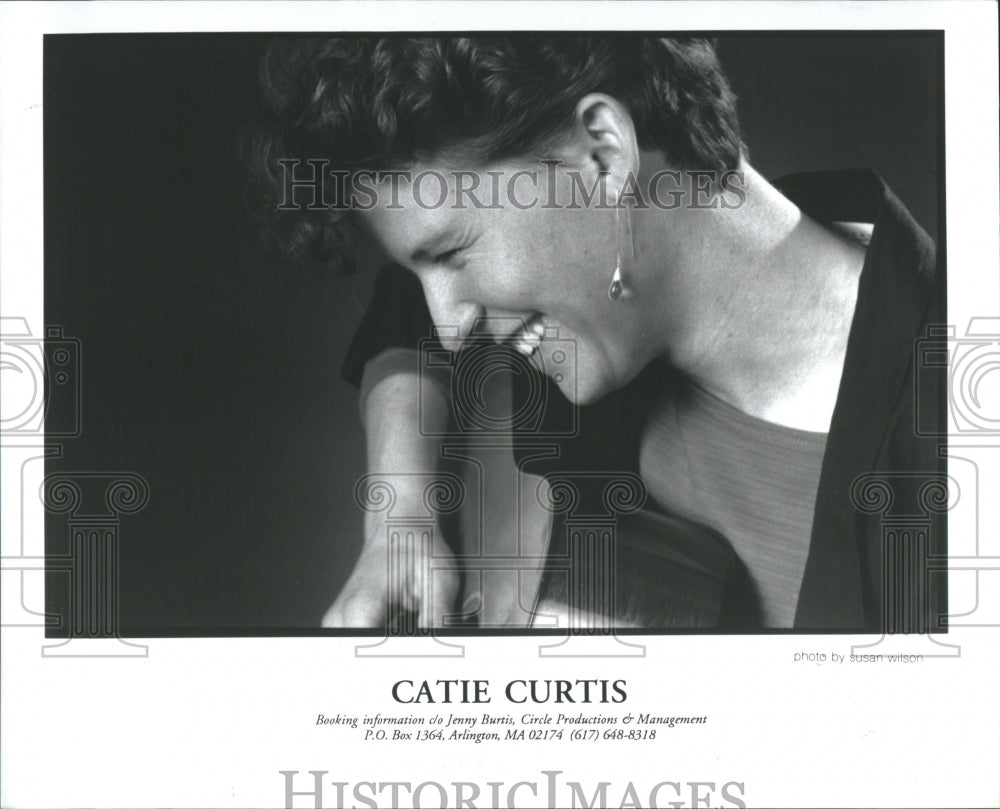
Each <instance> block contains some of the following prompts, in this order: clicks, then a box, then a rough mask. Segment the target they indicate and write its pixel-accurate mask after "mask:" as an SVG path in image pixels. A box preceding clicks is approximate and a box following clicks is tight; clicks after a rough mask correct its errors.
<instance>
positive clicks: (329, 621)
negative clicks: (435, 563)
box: [322, 523, 459, 629]
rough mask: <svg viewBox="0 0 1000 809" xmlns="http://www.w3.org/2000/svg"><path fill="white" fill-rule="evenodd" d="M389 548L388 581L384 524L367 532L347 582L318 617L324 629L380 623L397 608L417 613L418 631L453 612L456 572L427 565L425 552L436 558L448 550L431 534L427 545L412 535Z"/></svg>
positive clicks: (444, 554) (438, 621)
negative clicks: (391, 558) (391, 573)
mask: <svg viewBox="0 0 1000 809" xmlns="http://www.w3.org/2000/svg"><path fill="white" fill-rule="evenodd" d="M399 541H400V543H403V544H401V546H400V547H398V548H396V549H394V552H395V554H396V564H397V566H398V572H396V573H395V575H394V578H395V581H393V582H391V583H390V581H389V563H388V551H389V545H388V540H387V538H386V534H385V527H384V523H382V528H381V533H379V531H378V529H377V528H376V529H375V531H374V532H372V533H370V534H369V539H368V541H366V542H365V545H364V548H363V549H362V551H361V557H360V558H359V559H358V562H357V564H356V565H355V566H354V570H353V571H352V572H351V576H350V578H349V579H348V580H347V584H345V585H344V589H343V590H341V591H340V595H338V596H337V600H336V601H334V602H333V604H332V605H331V606H330V609H328V610H327V611H326V614H325V615H324V616H323V622H322V625H323V627H324V628H327V629H330V628H343V627H384V626H386V624H387V623H388V621H389V619H390V617H392V616H394V615H395V613H396V612H397V610H407V611H410V612H415V613H417V625H418V626H419V627H420V628H421V629H429V628H431V627H433V626H441V625H442V623H443V621H444V616H445V615H446V614H448V613H450V612H452V611H453V610H454V607H455V599H456V597H457V595H458V585H459V579H458V571H456V570H435V571H431V569H430V560H429V559H424V558H423V555H424V553H425V552H426V551H428V550H429V551H430V553H431V556H432V557H433V558H436V559H442V558H444V559H449V558H450V557H451V550H450V549H449V548H448V546H447V545H446V544H445V542H444V541H443V540H442V539H440V538H439V537H438V536H436V535H435V538H434V540H433V541H432V543H431V544H430V545H429V546H423V547H422V543H421V542H420V541H419V540H417V539H414V540H412V541H411V542H409V544H408V545H407V544H406V543H407V540H405V539H402V538H401V539H400V540H399Z"/></svg>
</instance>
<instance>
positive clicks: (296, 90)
mask: <svg viewBox="0 0 1000 809" xmlns="http://www.w3.org/2000/svg"><path fill="white" fill-rule="evenodd" d="M264 86H265V88H266V89H267V90H268V93H269V100H270V102H271V105H272V108H273V109H274V111H275V112H276V113H277V119H278V122H279V126H278V127H277V129H276V130H275V131H274V134H273V136H272V137H271V139H269V140H266V141H265V142H264V143H265V146H266V148H265V149H263V150H262V151H261V153H260V154H261V157H260V159H259V161H258V165H259V166H261V167H263V168H264V169H265V170H267V171H269V172H271V174H272V176H273V177H274V180H275V188H276V190H280V191H281V192H282V193H284V192H286V191H287V190H288V189H287V187H286V182H287V177H286V176H285V175H284V174H283V173H282V174H280V175H279V174H278V166H277V164H276V159H277V158H297V159H299V160H301V161H305V160H308V159H314V160H315V159H317V158H319V159H323V160H328V161H329V166H328V168H329V169H330V170H331V173H329V174H328V175H327V176H336V177H338V178H340V180H342V182H339V183H328V184H326V185H325V186H324V188H323V190H322V191H323V200H322V203H323V204H322V205H314V206H313V207H314V208H315V209H314V210H305V211H303V210H301V209H299V210H295V207H296V206H295V205H294V204H286V206H285V207H286V208H288V209H289V210H287V211H284V212H283V216H284V220H285V221H284V222H278V228H279V230H283V232H284V234H285V235H286V236H288V237H290V241H291V242H292V243H293V244H298V245H301V244H305V243H306V242H307V241H308V242H309V243H312V244H314V245H319V247H320V248H321V249H325V250H326V252H327V255H331V256H339V257H340V258H344V257H347V258H348V259H349V255H350V249H351V248H350V243H351V240H350V234H351V232H352V230H357V229H360V230H362V231H363V232H365V233H367V234H370V235H371V236H373V237H374V238H375V240H376V241H377V242H378V243H379V244H380V245H381V247H382V249H383V250H384V251H385V252H386V253H387V254H388V256H389V257H390V258H391V259H392V260H393V261H394V262H396V263H397V264H399V265H401V266H403V267H405V268H406V269H407V270H409V271H411V272H412V273H413V274H414V275H415V277H416V278H417V279H418V280H419V283H420V286H421V287H422V290H423V293H424V298H425V300H426V304H427V308H428V309H429V313H430V316H431V317H432V318H433V321H434V323H435V325H436V326H438V327H439V328H440V329H441V330H442V334H444V335H445V339H444V342H445V345H446V347H448V348H451V349H458V347H459V346H461V345H462V344H463V343H466V342H468V341H469V340H470V338H471V339H476V338H479V337H481V336H483V335H486V336H489V337H492V338H493V339H495V340H497V341H498V342H505V343H509V344H511V345H513V346H514V347H515V348H516V349H517V350H519V351H521V352H522V353H523V354H524V355H526V356H530V357H532V358H535V359H537V360H538V362H539V364H540V366H541V367H542V368H544V369H545V370H546V372H547V373H549V374H550V377H551V379H552V382H553V383H554V384H555V385H556V386H557V387H558V388H559V390H560V391H561V392H562V394H563V395H564V396H565V397H566V398H567V399H568V400H569V401H570V402H572V403H574V404H576V405H578V406H580V407H581V408H583V411H586V410H587V408H589V407H597V408H600V407H602V406H605V405H606V402H607V401H608V400H609V395H610V394H615V396H617V397H621V396H623V395H624V396H626V398H627V401H628V403H629V404H630V406H631V407H632V409H631V410H629V411H628V412H629V413H630V414H631V416H630V417H629V418H628V419H626V420H624V423H623V421H622V420H618V421H615V422H606V423H605V424H604V425H603V426H604V427H605V429H606V430H607V431H608V434H609V436H610V442H611V443H612V444H613V445H618V446H621V447H627V448H628V451H627V452H626V453H625V455H626V456H628V458H629V459H630V461H631V462H632V463H633V466H634V468H635V469H637V471H638V473H639V475H640V476H641V478H642V481H643V483H644V484H645V487H646V489H647V490H648V493H649V496H650V498H651V500H652V502H653V503H654V504H655V505H656V506H657V507H658V508H659V509H661V510H662V511H664V512H666V513H668V514H671V515H674V516H677V517H679V518H682V519H683V520H687V521H693V522H694V523H698V524H701V525H704V526H707V527H709V528H711V529H712V530H714V531H715V532H718V534H721V535H722V536H723V537H724V538H725V540H726V541H727V542H728V543H729V544H730V545H731V547H732V549H733V551H734V553H735V555H736V557H737V559H738V560H739V567H740V570H741V571H742V572H743V575H742V580H743V581H744V583H745V584H746V587H745V594H744V596H743V597H744V598H745V599H746V609H745V613H753V614H755V615H756V616H757V618H755V621H759V624H760V625H763V626H768V627H779V628H781V627H785V628H788V627H793V626H794V627H802V628H816V627H831V628H842V629H861V628H864V629H868V630H876V629H878V628H879V627H880V626H881V625H882V623H883V618H884V612H885V610H884V609H883V607H884V605H883V603H882V602H883V598H884V597H887V596H886V593H885V592H884V588H883V586H882V582H883V581H884V580H889V579H891V578H892V576H891V575H890V574H891V571H889V570H888V569H887V568H886V567H885V566H884V565H883V555H884V554H883V551H884V548H883V542H882V532H881V528H880V526H879V524H878V522H877V521H876V520H873V519H870V518H869V515H867V514H865V513H864V512H863V509H862V508H859V506H858V505H857V503H858V496H859V495H858V491H859V490H858V485H859V484H863V483H864V480H865V479H864V477H863V476H864V475H865V474H867V473H872V472H878V473H884V474H886V475H891V473H893V472H894V471H896V470H899V471H906V472H916V473H926V474H927V475H931V476H933V475H935V474H937V472H938V471H939V465H938V461H937V458H936V446H935V445H934V442H931V441H925V440H923V439H921V438H919V437H918V436H916V435H915V434H914V430H913V427H912V424H913V413H914V407H915V406H916V402H915V399H914V393H913V371H912V368H911V366H910V363H911V358H912V355H913V350H914V341H915V340H917V339H918V338H919V337H921V336H922V335H923V333H924V330H925V324H927V323H933V322H936V321H937V320H938V319H939V318H940V316H941V315H940V304H941V295H940V289H941V286H940V280H939V279H938V280H936V279H935V270H934V263H935V260H934V248H933V244H932V243H931V241H930V239H929V238H928V237H927V236H926V234H924V233H923V232H922V231H921V230H920V229H919V228H918V227H917V226H916V225H915V223H914V222H913V221H912V219H911V218H910V217H909V215H908V214H907V213H906V211H905V210H904V209H903V208H902V206H901V205H900V203H899V202H898V200H896V199H895V197H893V196H892V194H891V193H890V192H889V191H888V189H886V188H885V186H884V185H883V184H882V183H881V182H880V181H879V180H878V179H877V178H876V177H875V176H874V175H872V174H870V173H868V172H851V173H843V174H836V173H833V174H827V175H812V176H800V177H797V178H792V179H790V180H789V181H788V182H787V183H786V184H785V185H784V186H783V187H782V190H779V189H778V188H777V187H775V186H773V185H771V184H770V183H768V182H767V181H766V180H765V179H764V178H762V177H761V176H760V175H759V174H758V173H757V172H756V171H754V169H753V167H752V166H751V165H750V164H749V163H748V162H747V160H746V153H745V149H744V148H743V145H742V143H741V140H740V133H739V126H738V121H737V116H736V109H735V99H734V97H733V94H732V93H731V91H730V89H729V86H728V83H727V81H726V79H725V77H724V76H723V75H722V72H721V70H720V68H719V66H718V63H717V61H716V59H715V55H714V52H713V49H712V47H711V45H710V43H708V42H707V41H704V40H699V39H692V40H671V39H662V38H642V37H595V38H585V37H584V38H581V37H562V36H560V37H540V36H523V37H498V38H476V39H464V38H440V39H401V38H394V39H378V40H376V39H351V40H314V41H300V42H297V43H290V44H286V45H285V46H279V47H276V48H274V49H272V50H271V52H270V53H269V57H268V59H267V60H266V61H265V71H264ZM379 172H382V173H379ZM401 172H402V173H401ZM345 179H346V182H343V180H345ZM477 193H478V196H477ZM285 202H286V203H287V202H288V200H287V195H286V199H285ZM287 222H292V223H293V224H292V225H288V224H287ZM866 245H867V249H866ZM387 286H388V288H386V289H383V290H382V292H380V293H379V294H377V295H376V302H375V304H374V306H375V309H376V310H378V309H379V307H382V308H383V310H386V309H388V310H390V311H391V310H392V306H393V304H391V303H387V301H390V300H391V299H392V298H393V296H394V295H397V300H398V294H399V293H398V292H397V293H394V292H393V291H392V285H391V284H390V285H387ZM397 286H398V285H397ZM397 305H398V304H397ZM379 317H380V316H379V315H375V318H376V320H378V318H379ZM382 322H384V320H383V321H382ZM415 322H418V323H419V322H420V317H419V314H418V315H417V316H416V317H415ZM392 331H393V332H394V333H395V336H392V337H389V338H384V337H383V339H382V340H381V341H380V340H368V341H367V342H368V345H367V346H365V345H361V346H360V347H357V346H356V349H355V352H354V354H355V365H357V364H358V362H359V360H358V358H357V357H358V355H360V356H361V358H362V359H361V360H360V362H361V363H362V364H363V361H364V360H365V359H370V358H372V357H374V356H375V355H376V354H377V353H378V352H377V349H381V348H383V347H384V346H385V345H388V346H402V345H406V344H407V343H408V342H409V341H410V340H411V339H412V338H411V337H410V336H405V335H406V331H407V329H406V328H405V327H401V326H399V325H398V324H397V325H396V326H395V327H393V329H392ZM384 333H385V332H384V331H383V334H384ZM424 334H426V331H425V332H424ZM556 338H557V339H556ZM567 341H568V343H569V344H571V345H572V346H574V348H575V352H576V361H575V363H573V364H571V367H568V366H567V365H566V364H565V363H560V362H558V361H557V357H556V352H559V351H564V348H565V345H566V343H567ZM361 343H362V344H364V343H365V340H364V339H362V340H361ZM410 345H412V343H410ZM390 365H391V363H390ZM556 368H559V369H560V370H559V371H558V372H556V371H555V370H554V369H556ZM382 373H383V377H384V380H391V384H388V383H387V384H386V385H376V384H374V383H373V382H371V381H370V380H369V381H368V383H367V387H368V389H369V390H370V391H372V392H374V391H377V390H379V388H381V392H380V396H377V397H376V399H375V400H374V402H373V401H371V399H372V397H371V396H368V397H367V399H366V408H369V411H370V410H371V409H372V408H374V409H375V411H376V412H377V413H379V418H378V419H376V420H375V424H373V420H372V419H371V418H369V419H368V429H369V441H370V448H371V451H370V462H371V463H372V465H373V466H375V465H377V462H378V461H379V460H381V458H382V457H384V456H385V455H387V454H390V453H395V455H396V460H395V461H394V463H395V464H397V466H395V467H391V468H401V469H406V468H410V464H412V463H413V462H415V461H416V460H417V459H419V460H421V461H423V459H425V458H426V457H427V455H428V454H430V455H433V453H434V451H435V447H434V445H433V442H431V443H430V444H428V439H427V438H426V437H425V436H424V435H423V433H422V432H421V431H420V430H417V429H416V426H417V425H416V417H415V415H414V413H415V411H416V405H413V407H412V409H411V408H410V407H403V408H401V407H399V403H400V402H401V401H409V402H413V388H412V384H411V383H407V382H406V381H405V380H406V379H407V378H410V379H412V375H410V376H409V377H408V376H407V375H406V374H399V373H394V372H392V371H391V369H390V370H389V371H385V370H383V372H382ZM640 374H641V375H642V385H641V395H640V394H638V393H636V391H635V386H636V380H637V379H638V378H639V377H640ZM366 375H367V371H366ZM384 380H383V381H384ZM401 380H402V381H401ZM407 385H410V387H407ZM404 392H405V396H404V395H403V394H404ZM922 394H923V395H925V396H928V397H929V399H930V400H932V399H935V397H936V394H937V391H927V390H923V391H922ZM930 400H929V401H926V402H922V403H921V404H920V406H921V407H923V408H924V410H926V409H927V408H928V407H931V406H933V405H934V404H935V401H930ZM636 403H641V404H639V405H637V404H636ZM446 404H447V400H446V397H442V399H441V400H440V401H439V402H438V410H440V412H442V413H443V412H444V409H445V405H446ZM637 408H638V409H637ZM425 409H426V408H425ZM432 409H433V408H432ZM617 412H619V413H620V412H623V411H620V410H619V411H617ZM633 450H634V451H633ZM861 505H862V506H863V505H864V504H863V503H862V504H861ZM936 541H939V542H940V541H943V535H939V536H938V537H937V540H936ZM904 550H905V552H904V553H903V555H902V557H897V556H894V557H893V559H897V560H898V559H903V560H904V561H894V562H893V563H892V564H899V565H903V566H904V567H905V566H907V565H910V566H912V565H913V564H915V562H914V560H913V559H912V558H911V557H910V556H908V555H907V554H909V553H910V550H912V549H910V548H909V547H907V549H904ZM940 550H941V548H939V547H937V548H932V549H931V552H932V553H933V552H938V551H940ZM921 552H923V551H921ZM384 554H385V550H384V547H378V546H377V544H376V545H373V544H372V543H371V542H370V543H369V544H368V545H367V546H366V551H365V552H364V553H363V555H362V560H361V562H360V563H359V567H358V570H357V571H356V572H355V575H354V576H353V578H352V581H351V582H350V583H349V585H348V588H347V590H346V591H345V593H344V594H342V595H341V597H340V598H339V599H338V602H337V603H335V605H334V607H333V608H332V610H331V613H330V614H329V615H328V622H329V623H333V624H349V625H353V624H357V623H372V622H377V621H380V620H383V619H384V615H382V614H381V612H379V611H378V610H376V609H375V607H374V605H375V604H384V603H385V598H384V590H385V587H386V585H385V584H384V582H385V572H384V571H385V563H384ZM907 569H909V568H907ZM921 572H922V571H921ZM410 584H411V585H413V584H414V583H413V582H411V583H410ZM454 589H455V585H454V583H453V582H452V583H450V584H448V585H447V586H444V587H441V588H438V592H437V597H439V598H440V599H441V601H442V602H444V603H445V604H447V603H449V602H450V601H451V599H452V597H453V595H454ZM403 591H404V592H403V595H402V596H400V598H401V599H402V602H403V603H404V605H405V606H411V607H414V608H416V609H419V610H421V620H422V621H423V622H425V623H427V622H430V621H432V620H433V618H432V611H430V610H429V606H430V605H428V604H427V603H423V604H421V603H419V601H420V598H419V597H415V598H414V597H413V596H412V593H411V595H410V596H409V597H408V596H407V594H406V593H407V588H406V586H405V585H404V587H403ZM940 595H941V593H939V592H938V591H937V589H933V590H932V591H930V592H928V591H927V590H926V588H924V587H923V585H921V586H919V587H917V588H914V589H913V590H912V591H908V592H906V593H904V594H902V595H899V594H898V593H897V592H896V590H893V594H892V598H893V599H896V598H897V597H899V598H902V600H903V602H905V603H906V605H908V607H909V606H912V604H911V603H910V602H913V604H917V602H919V605H918V606H919V611H920V614H921V616H922V617H921V622H922V623H921V626H926V620H927V616H929V615H930V614H931V613H932V612H933V611H934V610H935V609H936V607H934V606H932V602H934V601H935V600H936V599H937V598H939V597H940ZM424 601H425V602H426V601H427V599H424ZM893 609H895V607H893Z"/></svg>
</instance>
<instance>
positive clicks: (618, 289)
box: [608, 200, 635, 301]
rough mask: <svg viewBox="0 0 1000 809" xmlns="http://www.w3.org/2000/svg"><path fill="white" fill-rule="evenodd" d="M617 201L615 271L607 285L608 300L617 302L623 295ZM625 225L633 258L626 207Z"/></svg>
mask: <svg viewBox="0 0 1000 809" xmlns="http://www.w3.org/2000/svg"><path fill="white" fill-rule="evenodd" d="M619 201H620V200H616V201H615V242H616V245H617V255H616V258H615V271H614V274H613V275H612V276H611V283H610V284H609V285H608V299H609V300H612V301H618V300H619V299H620V298H621V296H622V295H623V294H624V293H625V283H624V282H623V281H622V229H621V206H620V205H619ZM625 223H626V228H627V230H628V240H629V246H630V247H632V253H633V255H632V258H635V254H634V253H635V248H634V246H633V245H632V215H631V212H630V211H629V209H628V208H627V207H626V208H625Z"/></svg>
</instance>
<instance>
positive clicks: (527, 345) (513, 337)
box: [504, 314, 545, 357]
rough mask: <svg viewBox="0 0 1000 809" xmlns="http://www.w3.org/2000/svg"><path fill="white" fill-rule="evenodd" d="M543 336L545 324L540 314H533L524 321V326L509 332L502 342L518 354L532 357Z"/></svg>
mask: <svg viewBox="0 0 1000 809" xmlns="http://www.w3.org/2000/svg"><path fill="white" fill-rule="evenodd" d="M544 337H545V325H544V324H543V323H542V316H541V315H540V314H535V315H532V316H531V317H530V318H529V319H528V320H526V321H525V323H524V326H522V327H521V328H520V329H515V330H514V331H513V332H511V334H510V335H508V337H507V339H506V340H504V342H505V343H507V345H509V346H510V347H511V348H513V349H514V350H515V351H516V352H518V353H519V354H522V355H523V356H525V357H533V356H535V352H537V351H538V349H539V348H540V347H541V345H542V339H543V338H544Z"/></svg>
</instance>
